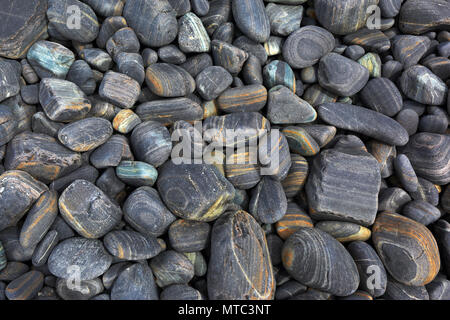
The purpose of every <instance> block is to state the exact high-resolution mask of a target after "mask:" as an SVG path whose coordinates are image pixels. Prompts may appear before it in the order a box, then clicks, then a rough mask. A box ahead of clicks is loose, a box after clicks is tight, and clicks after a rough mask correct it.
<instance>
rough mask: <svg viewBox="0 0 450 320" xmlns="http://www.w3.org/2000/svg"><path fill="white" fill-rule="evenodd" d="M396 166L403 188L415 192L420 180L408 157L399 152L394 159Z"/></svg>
mask: <svg viewBox="0 0 450 320" xmlns="http://www.w3.org/2000/svg"><path fill="white" fill-rule="evenodd" d="M394 167H395V173H396V176H397V177H398V178H399V180H400V182H401V184H402V186H403V188H404V189H405V190H406V191H408V192H415V191H416V190H417V187H418V183H419V181H418V179H417V175H416V172H415V171H414V168H413V167H412V164H411V162H410V161H409V159H408V157H407V156H406V155H404V154H399V155H398V156H397V157H396V158H395V159H394Z"/></svg>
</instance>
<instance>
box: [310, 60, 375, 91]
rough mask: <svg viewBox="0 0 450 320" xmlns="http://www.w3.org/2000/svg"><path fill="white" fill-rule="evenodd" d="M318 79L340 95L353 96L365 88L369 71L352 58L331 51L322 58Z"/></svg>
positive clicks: (321, 83)
mask: <svg viewBox="0 0 450 320" xmlns="http://www.w3.org/2000/svg"><path fill="white" fill-rule="evenodd" d="M318 80H319V84H320V85H321V86H322V87H324V88H325V89H326V90H328V91H331V92H333V93H336V94H337V95H340V96H352V95H354V94H356V93H358V92H359V91H361V89H362V88H364V86H365V85H366V83H367V81H368V80H369V72H368V70H367V69H366V68H364V67H363V66H361V65H360V64H359V63H357V62H355V61H353V60H351V59H348V58H346V57H343V56H341V55H339V54H337V53H330V54H328V55H326V56H324V57H323V58H322V59H321V60H320V63H319V69H318Z"/></svg>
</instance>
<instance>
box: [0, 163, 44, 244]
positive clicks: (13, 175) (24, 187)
mask: <svg viewBox="0 0 450 320" xmlns="http://www.w3.org/2000/svg"><path fill="white" fill-rule="evenodd" d="M47 190H48V188H47V186H46V185H45V184H43V183H42V182H40V181H38V180H36V179H34V178H33V177H32V176H31V175H30V174H28V173H27V172H25V171H20V170H8V171H6V172H4V173H3V174H2V175H0V231H1V230H4V229H6V228H7V227H10V226H14V225H16V224H17V222H18V221H19V220H20V219H21V218H22V217H23V216H24V215H25V213H26V212H27V211H28V210H29V209H30V208H31V206H32V204H33V203H34V202H35V201H36V200H37V199H39V197H40V196H41V194H42V193H44V192H45V191H47ZM3 245H5V243H3Z"/></svg>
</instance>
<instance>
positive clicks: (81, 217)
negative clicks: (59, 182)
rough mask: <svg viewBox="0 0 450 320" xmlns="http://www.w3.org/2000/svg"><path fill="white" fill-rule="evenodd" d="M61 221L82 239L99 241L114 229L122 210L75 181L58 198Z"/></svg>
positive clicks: (89, 185)
mask: <svg viewBox="0 0 450 320" xmlns="http://www.w3.org/2000/svg"><path fill="white" fill-rule="evenodd" d="M59 210H60V213H61V215H62V216H63V218H64V220H65V221H66V222H67V223H68V224H69V225H70V226H71V227H72V228H73V229H75V230H76V231H77V232H78V233H79V234H80V235H82V236H83V237H85V238H100V237H102V236H104V235H105V234H106V233H107V232H109V231H110V230H111V229H113V228H114V226H116V224H117V223H118V222H119V221H120V219H121V217H122V210H121V209H120V207H119V206H117V205H116V204H114V203H113V202H112V201H111V200H110V199H109V198H108V196H106V195H105V194H104V193H103V191H101V190H100V189H99V188H97V187H96V186H95V185H93V184H92V183H90V182H88V181H86V180H75V181H74V182H73V183H72V184H70V185H69V186H68V187H67V188H66V189H65V190H64V192H63V193H62V194H61V196H60V197H59Z"/></svg>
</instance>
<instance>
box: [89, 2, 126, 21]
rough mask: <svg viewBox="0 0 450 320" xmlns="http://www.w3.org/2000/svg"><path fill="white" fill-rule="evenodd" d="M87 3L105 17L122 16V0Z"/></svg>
mask: <svg viewBox="0 0 450 320" xmlns="http://www.w3.org/2000/svg"><path fill="white" fill-rule="evenodd" d="M86 3H87V4H89V5H90V6H91V8H92V9H93V10H94V11H95V12H97V13H98V14H99V15H101V16H104V17H110V16H120V15H121V14H122V10H123V6H124V1H122V0H106V1H104V0H86Z"/></svg>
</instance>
